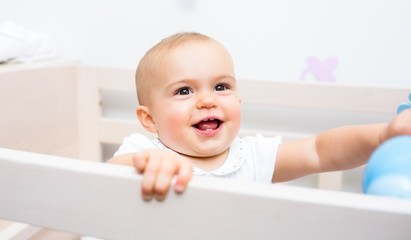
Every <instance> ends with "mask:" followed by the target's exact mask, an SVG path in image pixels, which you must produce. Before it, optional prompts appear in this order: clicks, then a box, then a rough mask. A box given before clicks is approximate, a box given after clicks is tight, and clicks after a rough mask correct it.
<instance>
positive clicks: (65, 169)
mask: <svg viewBox="0 0 411 240" xmlns="http://www.w3.org/2000/svg"><path fill="white" fill-rule="evenodd" d="M140 180H141V178H140V176H139V175H137V174H136V173H135V171H134V169H133V168H131V167H126V166H117V165H110V164H104V163H97V162H88V161H82V160H75V159H68V158H62V157H54V156H48V155H41V154H34V153H28V152H22V151H15V150H9V149H0V218H4V219H9V220H13V221H21V222H26V223H30V224H34V225H37V226H41V227H48V228H54V229H57V230H63V231H68V232H73V233H78V234H81V235H91V236H97V237H101V238H107V239H125V240H126V239H274V238H278V239H409V236H410V234H411V228H410V227H409V226H410V223H411V201H407V200H401V199H393V198H392V199H391V198H383V197H374V196H366V195H361V194H352V193H343V192H334V191H326V190H317V189H308V188H298V187H290V186H284V185H256V184H244V183H239V182H235V181H231V180H221V179H215V178H202V177H196V178H194V179H193V181H192V182H191V183H190V186H189V189H188V190H187V191H186V192H185V193H184V194H182V195H177V194H174V193H173V192H170V193H169V196H168V198H167V199H166V200H165V201H164V202H157V201H151V202H145V201H143V200H142V198H141V195H140V187H139V185H140Z"/></svg>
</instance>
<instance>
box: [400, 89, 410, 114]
mask: <svg viewBox="0 0 411 240" xmlns="http://www.w3.org/2000/svg"><path fill="white" fill-rule="evenodd" d="M408 100H409V101H410V102H408V103H407V102H405V103H401V104H400V105H399V106H398V108H397V114H399V113H400V112H402V111H404V110H405V109H408V108H411V93H410V95H408Z"/></svg>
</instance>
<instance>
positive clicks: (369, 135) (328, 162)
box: [273, 110, 411, 182]
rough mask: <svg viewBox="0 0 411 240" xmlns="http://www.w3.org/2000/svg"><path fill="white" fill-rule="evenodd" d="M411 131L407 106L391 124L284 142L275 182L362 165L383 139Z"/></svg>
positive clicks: (349, 127)
mask: <svg viewBox="0 0 411 240" xmlns="http://www.w3.org/2000/svg"><path fill="white" fill-rule="evenodd" d="M409 134H411V110H405V111H403V112H402V113H401V114H399V115H397V116H396V117H395V118H394V119H393V120H392V121H391V122H390V123H388V124H369V125H356V126H345V127H339V128H335V129H331V130H327V131H325V132H322V133H320V134H318V135H316V136H314V137H311V138H308V139H304V140H299V141H295V142H289V143H284V144H282V145H281V146H280V148H279V149H278V154H277V161H276V166H275V171H274V172H275V174H274V176H273V182H282V181H289V180H292V179H295V178H298V177H302V176H305V175H308V174H312V173H319V172H327V171H336V170H346V169H350V168H354V167H358V166H361V165H363V164H365V163H366V161H367V160H368V158H369V156H370V155H371V153H372V152H373V151H374V150H375V149H376V148H377V147H378V146H379V145H380V144H381V143H383V142H384V141H386V140H388V139H390V138H392V137H395V136H398V135H409Z"/></svg>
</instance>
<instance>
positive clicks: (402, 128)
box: [380, 109, 411, 143]
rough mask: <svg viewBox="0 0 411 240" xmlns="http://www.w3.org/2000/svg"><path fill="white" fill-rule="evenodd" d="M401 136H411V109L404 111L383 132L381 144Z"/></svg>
mask: <svg viewBox="0 0 411 240" xmlns="http://www.w3.org/2000/svg"><path fill="white" fill-rule="evenodd" d="M399 135H411V109H406V110H403V111H402V112H401V113H400V114H398V115H397V116H396V117H395V118H394V119H393V120H392V121H391V122H390V123H389V124H388V125H387V127H386V128H385V129H384V130H383V132H382V133H381V136H380V142H381V143H383V142H384V141H386V140H388V139H390V138H392V137H395V136H399Z"/></svg>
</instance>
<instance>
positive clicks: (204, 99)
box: [197, 93, 217, 108]
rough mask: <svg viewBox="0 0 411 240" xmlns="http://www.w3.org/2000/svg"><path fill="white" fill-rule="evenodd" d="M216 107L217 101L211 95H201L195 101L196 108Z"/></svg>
mask: <svg viewBox="0 0 411 240" xmlns="http://www.w3.org/2000/svg"><path fill="white" fill-rule="evenodd" d="M216 105H217V100H216V98H215V96H214V94H212V93H202V94H200V95H199V96H198V99H197V108H211V107H215V106H216Z"/></svg>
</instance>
